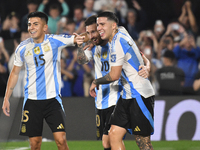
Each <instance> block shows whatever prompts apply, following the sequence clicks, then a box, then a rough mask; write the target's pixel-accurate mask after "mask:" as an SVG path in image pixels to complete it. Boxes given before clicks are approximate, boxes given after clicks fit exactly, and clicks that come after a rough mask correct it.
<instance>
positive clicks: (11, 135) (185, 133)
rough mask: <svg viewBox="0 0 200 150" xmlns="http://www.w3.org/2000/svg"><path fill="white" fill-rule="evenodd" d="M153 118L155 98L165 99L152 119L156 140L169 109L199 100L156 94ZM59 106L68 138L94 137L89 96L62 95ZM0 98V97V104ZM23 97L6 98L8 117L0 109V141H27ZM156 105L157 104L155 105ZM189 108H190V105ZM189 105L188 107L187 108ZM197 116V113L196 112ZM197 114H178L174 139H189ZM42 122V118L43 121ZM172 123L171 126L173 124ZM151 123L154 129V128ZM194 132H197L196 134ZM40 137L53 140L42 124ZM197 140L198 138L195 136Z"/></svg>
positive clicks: (92, 100) (129, 137) (83, 138)
mask: <svg viewBox="0 0 200 150" xmlns="http://www.w3.org/2000/svg"><path fill="white" fill-rule="evenodd" d="M155 100H156V101H155V117H156V116H157V115H156V114H158V112H160V111H158V110H159V109H161V108H160V107H158V106H160V105H156V104H157V102H159V101H164V102H165V107H164V108H162V109H164V116H163V118H162V117H161V118H155V122H156V120H163V121H162V122H163V124H161V126H162V131H161V133H160V134H159V135H160V136H161V139H160V140H166V133H165V130H166V129H165V128H166V121H167V119H168V117H169V113H170V110H171V109H172V108H173V107H174V106H175V105H177V104H178V103H180V102H183V101H184V100H195V101H196V102H199V103H200V99H199V97H198V96H165V97H164V96H162V97H161V96H157V97H155ZM62 101H63V107H64V109H65V112H66V132H67V139H68V140H96V125H95V123H96V122H95V121H96V119H95V102H94V99H93V98H91V97H90V98H85V97H65V98H62ZM2 103H3V98H0V106H2ZM22 105H23V98H21V99H18V98H11V99H10V110H11V111H10V113H11V115H10V117H6V116H5V115H4V114H3V112H2V110H0V142H2V141H13V140H27V137H26V136H20V135H18V133H19V130H20V121H21V113H22ZM156 106H157V107H156ZM191 107H194V106H193V105H191ZM191 107H190V108H191ZM199 115H200V114H199ZM198 118H199V116H195V115H194V114H193V113H192V112H190V111H187V112H185V113H184V114H182V116H181V118H180V120H179V123H178V126H177V134H178V139H177V140H192V138H193V136H194V134H195V131H196V132H199V130H197V125H198V122H197V121H199V120H198ZM44 122H45V121H44ZM173 125H174V124H172V125H171V126H172V127H173ZM157 129H158V128H157V126H156V123H155V132H156V130H157ZM197 134H198V135H199V134H200V133H197ZM43 138H47V139H53V135H52V132H51V130H50V128H49V127H48V125H47V124H46V123H45V124H44V127H43ZM133 139H134V136H132V135H130V134H127V135H126V140H133ZM198 140H199V139H198Z"/></svg>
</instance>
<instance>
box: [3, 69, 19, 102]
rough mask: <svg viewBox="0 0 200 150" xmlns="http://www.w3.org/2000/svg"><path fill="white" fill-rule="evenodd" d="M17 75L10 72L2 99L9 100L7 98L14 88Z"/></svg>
mask: <svg viewBox="0 0 200 150" xmlns="http://www.w3.org/2000/svg"><path fill="white" fill-rule="evenodd" d="M18 76H19V75H18V74H15V73H13V72H11V74H10V76H9V79H8V82H7V87H6V93H5V97H4V100H9V98H10V96H11V94H12V92H13V90H14V87H15V85H16V84H17V80H18Z"/></svg>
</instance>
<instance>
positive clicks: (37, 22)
mask: <svg viewBox="0 0 200 150" xmlns="http://www.w3.org/2000/svg"><path fill="white" fill-rule="evenodd" d="M36 23H39V22H33V23H32V24H36ZM28 24H31V23H30V22H28Z"/></svg>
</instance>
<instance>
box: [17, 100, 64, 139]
mask: <svg viewBox="0 0 200 150" xmlns="http://www.w3.org/2000/svg"><path fill="white" fill-rule="evenodd" d="M44 119H45V120H46V122H47V124H48V125H49V127H50V128H51V131H52V132H60V131H64V132H65V113H64V110H63V109H62V107H61V105H60V103H59V102H58V101H57V100H56V99H55V98H52V99H48V100H30V99H28V100H27V101H26V103H25V106H24V109H23V112H22V120H21V128H20V133H19V134H20V135H24V136H29V137H35V136H42V130H43V120H44Z"/></svg>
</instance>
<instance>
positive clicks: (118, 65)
mask: <svg viewBox="0 0 200 150" xmlns="http://www.w3.org/2000/svg"><path fill="white" fill-rule="evenodd" d="M117 24H118V19H117V17H116V15H115V14H114V13H112V12H102V13H100V14H99V15H98V16H97V30H98V32H99V34H100V36H101V39H103V40H109V43H110V57H111V60H110V62H111V64H110V65H111V70H110V72H109V73H108V74H106V75H104V76H103V77H101V78H97V79H95V80H94V81H93V82H92V84H91V87H90V95H91V96H92V97H96V95H97V93H96V90H95V88H99V86H100V85H102V84H103V85H104V84H110V83H112V82H114V81H116V80H118V79H119V78H120V77H121V80H120V81H121V85H122V88H123V89H122V92H121V97H122V98H120V99H119V100H118V102H117V105H116V107H115V110H114V112H113V114H112V115H111V120H110V123H111V129H110V132H109V137H110V143H111V148H112V149H113V150H118V149H120V150H124V149H125V147H124V145H123V144H122V140H123V137H124V135H125V134H126V132H127V129H129V128H131V129H132V132H133V134H134V135H135V139H136V143H137V145H138V147H139V148H140V149H141V150H152V149H153V147H152V144H151V141H150V135H151V134H153V132H154V120H153V105H154V95H155V94H154V90H153V87H152V86H151V83H150V81H149V80H148V79H147V78H143V77H141V76H139V75H138V71H139V66H140V65H143V64H144V62H143V60H142V57H141V54H140V51H139V49H138V48H137V46H136V44H135V42H134V41H133V40H132V39H131V38H130V37H129V36H128V35H127V34H125V33H123V32H121V31H120V30H118V26H117Z"/></svg>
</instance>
